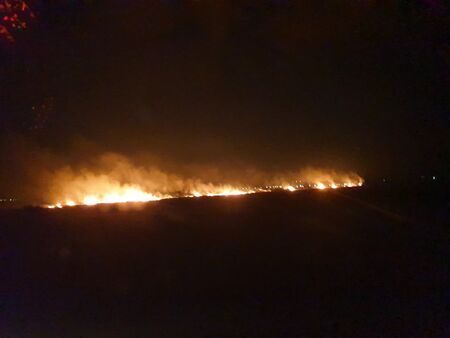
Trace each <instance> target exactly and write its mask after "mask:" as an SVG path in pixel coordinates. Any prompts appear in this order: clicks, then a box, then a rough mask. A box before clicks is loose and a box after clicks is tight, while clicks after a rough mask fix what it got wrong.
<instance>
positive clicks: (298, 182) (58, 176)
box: [45, 154, 364, 209]
mask: <svg viewBox="0 0 450 338" xmlns="http://www.w3.org/2000/svg"><path fill="white" fill-rule="evenodd" d="M99 162H101V165H100V166H99V167H100V168H101V169H87V168H81V169H79V170H75V169H73V168H70V167H64V168H62V169H58V170H56V171H54V172H51V173H49V174H48V177H49V178H48V182H49V184H48V193H47V196H46V199H48V200H50V203H48V204H45V207H47V208H51V209H53V208H62V207H71V206H76V205H88V206H89V205H97V204H111V203H128V202H150V201H157V200H162V199H170V198H185V197H203V196H210V197H212V196H236V195H246V194H255V193H262V192H271V191H277V190H287V191H296V190H304V189H319V190H324V189H337V188H348V187H356V186H362V185H363V182H364V180H363V179H362V177H360V176H359V175H357V174H355V173H352V172H351V173H345V172H338V171H335V170H324V169H315V168H307V169H303V170H299V171H298V172H290V173H283V174H275V175H270V174H268V173H261V172H258V174H257V175H256V176H257V178H256V179H255V175H253V177H252V178H250V179H248V180H249V181H251V182H250V183H247V182H245V181H246V179H245V178H244V179H235V180H234V182H233V183H221V182H220V180H218V179H217V178H215V179H211V180H205V179H203V178H198V177H194V178H191V177H183V176H180V175H175V174H171V173H166V172H163V171H161V170H159V169H157V168H150V169H148V168H144V167H137V166H135V165H133V164H132V163H131V162H130V161H129V160H128V159H126V158H125V157H123V156H119V155H115V154H109V155H106V156H103V157H102V158H100V160H99Z"/></svg>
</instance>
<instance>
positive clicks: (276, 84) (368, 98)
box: [0, 0, 450, 177]
mask: <svg viewBox="0 0 450 338" xmlns="http://www.w3.org/2000/svg"><path fill="white" fill-rule="evenodd" d="M35 9H36V11H37V13H38V18H37V20H36V22H35V23H34V24H33V25H32V26H31V28H30V29H29V30H28V31H27V32H25V33H22V34H20V35H19V36H17V39H16V42H15V43H14V44H7V43H4V42H2V43H1V45H0V62H1V64H0V67H1V68H0V83H1V87H0V113H1V127H0V128H1V132H2V135H3V136H4V137H2V138H3V145H2V147H3V148H2V149H3V151H5V149H7V151H6V152H5V153H4V154H2V163H1V165H2V169H1V171H2V172H3V173H5V171H6V172H7V171H8V170H11V168H12V165H11V159H9V157H10V156H11V153H12V152H16V153H19V154H20V155H19V157H20V156H22V157H27V156H29V155H27V154H28V153H27V152H26V151H24V152H22V150H21V151H19V150H16V148H19V147H23V145H24V144H27V145H32V147H34V148H33V149H35V150H32V151H31V152H33V151H39V150H36V149H45V151H48V152H50V153H52V154H56V156H62V157H63V158H65V159H66V160H67V161H78V160H81V159H83V157H88V156H89V151H86V150H85V151H84V152H82V153H81V154H80V152H79V151H78V150H77V149H80V148H83V149H87V148H92V149H94V148H95V149H96V151H97V150H98V151H115V152H119V153H122V154H125V155H128V156H133V155H134V154H138V153H148V154H151V156H154V157H157V158H164V159H168V160H170V161H172V162H174V163H177V162H180V163H186V162H188V163H190V162H192V163H207V164H213V165H224V164H225V163H228V164H230V163H248V164H251V165H253V166H256V167H261V168H275V169H279V168H282V169H291V168H298V167H301V166H304V165H310V164H312V165H324V166H329V167H335V168H343V169H353V170H356V171H358V172H359V173H361V174H362V175H363V176H366V177H376V176H384V175H416V174H417V175H420V174H422V173H426V174H428V173H431V172H436V171H438V172H439V171H445V170H447V169H448V159H447V157H446V156H447V155H448V151H449V139H448V122H449V114H448V92H449V89H450V88H449V61H448V60H449V59H450V45H449V43H448V36H449V29H448V19H449V18H448V16H445V8H444V1H437V0H436V1H388V0H386V1H375V0H374V1H370V0H367V1H350V0H349V1H342V0H339V1H337V0H336V1H325V2H323V1H289V0H285V1H282V0H279V1H275V0H272V1H269V0H260V1H256V0H254V1H250V0H248V1H238V0H235V1H223V0H214V1H212V0H211V1H203V0H198V1H194V0H191V1H181V0H180V1H175V0H172V1H170V0H166V1H138V0H136V1H114V0H108V1H93V0H92V1H85V2H80V1H78V2H77V1H59V2H58V1H48V2H47V3H45V2H41V3H40V4H38V5H36V7H35ZM446 24H447V25H446ZM446 38H447V40H446ZM44 105H45V107H44ZM33 106H34V107H35V108H34V109H33ZM80 144H83V146H80ZM86 145H88V146H86ZM30 147H31V146H30ZM33 156H37V155H36V154H35V153H34V155H33ZM16 157H17V156H16ZM83 160H84V159H83ZM6 167H8V169H5V168H6ZM3 177H5V176H3Z"/></svg>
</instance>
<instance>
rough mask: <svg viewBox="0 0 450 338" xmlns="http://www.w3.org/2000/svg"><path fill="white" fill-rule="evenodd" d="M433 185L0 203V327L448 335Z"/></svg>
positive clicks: (444, 213)
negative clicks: (133, 204)
mask: <svg viewBox="0 0 450 338" xmlns="http://www.w3.org/2000/svg"><path fill="white" fill-rule="evenodd" d="M447 203H448V199H447V196H446V194H445V190H441V191H440V192H439V191H431V190H429V191H425V190H424V191H417V190H414V191H413V190H411V189H410V190H408V189H401V190H393V189H389V187H384V188H382V189H379V188H378V189H375V188H358V189H350V190H341V191H339V192H337V191H304V192H296V193H270V194H261V195H253V196H241V197H231V198H200V199H183V200H169V201H161V202H157V203H151V204H147V205H143V206H141V208H140V209H139V208H138V209H128V210H121V209H119V208H117V207H112V208H111V207H108V208H105V207H94V208H83V207H78V208H69V209H63V210H43V209H21V210H0V217H1V218H0V222H1V226H0V336H1V337H8V336H10V337H364V338H365V337H446V336H447V337H448V336H450V331H449V324H450V320H449V318H450V312H449V306H448V305H449V299H450V298H449V297H450V293H449V290H450V289H449V283H448V282H449V269H448V265H449V264H448V263H449V255H448V250H447V249H448V245H449V243H450V241H449V231H448V219H449V214H448V204H447Z"/></svg>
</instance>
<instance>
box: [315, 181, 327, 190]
mask: <svg viewBox="0 0 450 338" xmlns="http://www.w3.org/2000/svg"><path fill="white" fill-rule="evenodd" d="M316 188H317V189H319V190H323V189H326V188H327V186H326V185H325V184H323V183H321V182H319V183H317V184H316Z"/></svg>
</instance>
